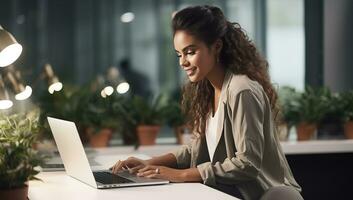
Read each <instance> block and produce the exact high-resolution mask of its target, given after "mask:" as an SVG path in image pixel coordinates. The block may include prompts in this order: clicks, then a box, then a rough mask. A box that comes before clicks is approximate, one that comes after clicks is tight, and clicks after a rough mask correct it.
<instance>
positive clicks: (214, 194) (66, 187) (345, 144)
mask: <svg viewBox="0 0 353 200" xmlns="http://www.w3.org/2000/svg"><path fill="white" fill-rule="evenodd" d="M281 144H282V147H283V151H284V152H285V154H286V155H288V154H319V153H352V152H353V140H333V141H332V140H330V141H307V142H282V143H281ZM177 148H179V146H178V145H155V146H143V147H140V148H139V149H138V150H135V149H134V148H133V147H131V146H127V147H110V148H97V149H86V154H87V156H88V158H89V159H90V160H94V161H95V162H97V163H99V164H100V166H99V167H95V169H96V168H97V169H101V168H102V169H107V168H109V167H110V166H112V165H113V164H114V163H115V162H116V161H117V160H118V159H126V158H127V157H128V156H137V157H140V158H142V159H146V158H148V157H150V156H156V155H161V154H163V153H166V152H170V151H172V150H174V149H177ZM52 162H53V163H60V162H61V159H60V158H58V157H57V158H53V159H52ZM38 177H39V178H40V179H42V180H43V182H40V181H30V187H29V198H30V199H31V200H32V199H33V200H37V199H39V200H40V199H53V200H56V199H65V200H69V199H124V200H125V199H137V198H143V199H144V200H145V199H153V200H158V199H161V200H162V199H163V200H165V199H168V200H174V199H178V200H180V199H194V198H197V199H203V200H207V199H212V200H213V199H235V198H233V197H231V196H229V195H227V194H225V193H222V192H219V191H217V190H214V189H212V188H210V187H207V186H205V185H203V184H200V183H178V184H174V183H173V184H168V185H160V186H143V187H130V188H117V189H105V190H98V189H95V188H92V187H90V186H88V185H86V184H84V183H81V182H79V181H77V180H75V179H73V178H71V177H69V176H67V175H66V174H65V172H63V171H62V172H42V173H40V174H39V176H38Z"/></svg>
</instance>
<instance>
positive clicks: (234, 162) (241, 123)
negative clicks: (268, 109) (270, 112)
mask: <svg viewBox="0 0 353 200" xmlns="http://www.w3.org/2000/svg"><path fill="white" fill-rule="evenodd" d="M231 98H234V99H231ZM231 98H229V99H228V100H229V102H230V103H229V106H230V107H232V108H231V110H232V112H231V116H229V118H230V121H231V126H232V127H228V128H229V129H231V130H232V134H233V138H234V144H235V146H236V149H237V152H234V157H231V158H229V157H228V158H226V159H225V160H224V161H223V162H216V163H215V164H212V163H211V162H206V163H203V164H200V165H198V166H197V168H198V170H199V172H200V175H201V177H202V179H203V181H204V183H205V184H207V185H216V183H223V184H237V183H239V182H243V181H249V180H253V179H255V178H256V177H257V176H258V174H259V170H260V168H261V162H262V156H263V151H264V135H263V121H264V108H263V106H264V105H263V101H262V102H261V101H260V100H259V98H258V97H257V96H255V94H254V93H253V92H252V91H250V90H244V91H242V92H240V93H238V94H237V95H236V96H235V97H234V96H233V97H231Z"/></svg>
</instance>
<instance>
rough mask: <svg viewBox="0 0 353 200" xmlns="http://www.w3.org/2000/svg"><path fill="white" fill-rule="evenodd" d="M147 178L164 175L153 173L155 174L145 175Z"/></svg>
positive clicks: (159, 177) (160, 177)
mask: <svg viewBox="0 0 353 200" xmlns="http://www.w3.org/2000/svg"><path fill="white" fill-rule="evenodd" d="M145 177H146V178H158V179H163V177H162V175H161V174H156V173H153V174H150V175H148V176H145Z"/></svg>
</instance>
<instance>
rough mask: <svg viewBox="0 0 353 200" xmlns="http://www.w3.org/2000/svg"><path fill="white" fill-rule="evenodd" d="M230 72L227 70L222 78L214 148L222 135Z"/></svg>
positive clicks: (230, 77)
mask: <svg viewBox="0 0 353 200" xmlns="http://www.w3.org/2000/svg"><path fill="white" fill-rule="evenodd" d="M232 74H233V73H232V72H231V71H229V70H227V71H226V74H225V76H224V80H223V84H222V91H221V96H220V99H219V101H220V104H219V108H218V112H219V113H218V114H219V116H220V117H219V118H218V122H217V132H216V136H217V137H216V138H217V140H216V141H217V143H216V144H217V145H216V149H217V146H218V144H219V140H220V139H221V137H222V134H223V125H224V117H225V116H224V110H225V107H226V102H227V90H228V86H229V83H230V80H231V79H232Z"/></svg>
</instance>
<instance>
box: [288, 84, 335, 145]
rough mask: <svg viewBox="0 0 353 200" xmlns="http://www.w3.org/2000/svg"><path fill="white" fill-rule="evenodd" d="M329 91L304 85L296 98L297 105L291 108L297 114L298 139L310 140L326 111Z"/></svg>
mask: <svg viewBox="0 0 353 200" xmlns="http://www.w3.org/2000/svg"><path fill="white" fill-rule="evenodd" d="M329 92H330V91H329V90H328V89H327V88H317V89H314V88H312V87H306V88H305V91H304V92H303V93H301V95H300V98H298V99H297V105H296V106H297V107H296V108H294V109H293V110H294V111H295V112H296V113H295V114H294V115H296V116H298V118H297V119H296V120H295V121H296V129H297V136H298V140H310V139H311V138H312V137H313V135H314V133H315V131H317V126H318V123H319V122H320V120H321V119H322V118H323V117H324V116H325V114H326V112H327V105H328V99H327V96H328V93H329Z"/></svg>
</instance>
